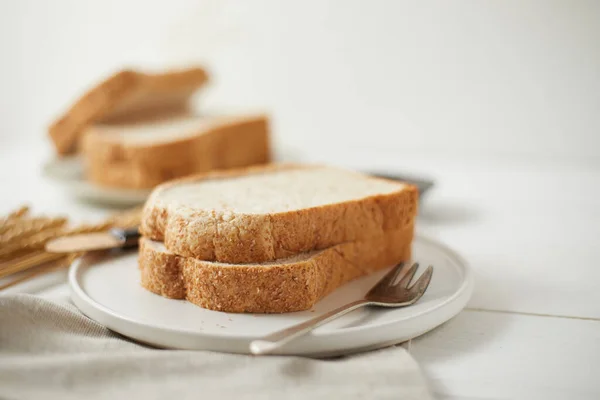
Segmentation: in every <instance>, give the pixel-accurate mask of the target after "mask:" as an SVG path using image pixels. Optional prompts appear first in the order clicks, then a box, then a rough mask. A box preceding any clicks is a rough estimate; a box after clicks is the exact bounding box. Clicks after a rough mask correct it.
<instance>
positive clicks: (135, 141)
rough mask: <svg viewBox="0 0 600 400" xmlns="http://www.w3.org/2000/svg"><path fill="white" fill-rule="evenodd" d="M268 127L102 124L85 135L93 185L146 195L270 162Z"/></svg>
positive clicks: (230, 120)
mask: <svg viewBox="0 0 600 400" xmlns="http://www.w3.org/2000/svg"><path fill="white" fill-rule="evenodd" d="M269 136H270V134H269V123H268V118H267V117H266V116H264V115H249V116H238V117H226V116H222V117H197V116H178V117H171V118H166V119H160V120H149V121H146V120H145V121H135V122H130V123H121V124H115V123H111V124H98V125H93V126H91V127H90V128H88V129H87V130H86V131H85V132H84V135H83V141H82V154H83V161H84V165H85V170H86V177H87V179H88V180H89V181H91V182H94V183H96V184H99V185H102V186H110V187H121V188H132V189H144V188H152V187H154V186H156V185H158V184H160V183H163V182H165V181H167V180H170V179H173V178H179V177H182V176H186V175H192V174H195V173H199V172H205V171H210V170H213V169H226V168H235V167H243V166H248V165H254V164H263V163H267V162H269V161H270V143H269Z"/></svg>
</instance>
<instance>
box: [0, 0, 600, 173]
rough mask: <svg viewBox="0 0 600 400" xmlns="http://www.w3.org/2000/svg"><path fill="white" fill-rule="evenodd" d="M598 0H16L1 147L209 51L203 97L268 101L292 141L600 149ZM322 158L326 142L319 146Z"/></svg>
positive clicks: (9, 12)
mask: <svg viewBox="0 0 600 400" xmlns="http://www.w3.org/2000/svg"><path fill="white" fill-rule="evenodd" d="M599 21H600V2H597V1H581V0H579V1H567V0H564V1H556V0H554V1H541V0H540V1H533V0H528V1H516V0H515V1H418V2H417V1H415V2H409V1H392V0H390V1H369V2H366V1H356V0H353V1H316V0H313V1H298V2H291V1H288V2H281V1H274V0H273V1H264V0H261V1H191V0H190V1H182V0H170V1H167V2H156V1H141V0H135V1H116V0H114V1H76V0H72V1H67V0H55V1H33V0H27V1H19V2H17V1H2V2H0V54H1V56H0V57H1V63H0V110H1V111H0V145H3V144H5V143H7V142H9V141H12V140H14V139H15V138H20V139H27V140H33V141H43V142H44V143H46V146H48V154H49V155H51V149H50V146H49V142H48V140H47V138H46V134H45V129H46V127H47V125H48V124H49V123H50V122H51V120H52V119H53V118H54V117H56V116H57V115H58V114H59V113H60V112H61V111H62V110H64V108H65V107H66V106H68V105H69V104H70V102H72V101H73V100H74V99H75V98H76V96H78V95H80V94H81V92H82V90H84V89H85V88H87V87H88V86H90V85H92V84H93V83H94V82H96V81H98V80H100V79H102V78H103V77H104V76H106V75H108V74H110V73H112V72H113V71H114V70H116V69H118V68H121V67H123V66H133V67H136V66H139V67H143V68H159V69H162V68H167V67H169V66H179V65H186V64H188V63H201V64H202V65H204V66H206V67H207V68H208V69H210V71H211V73H212V76H213V82H212V84H211V86H210V88H208V89H207V90H205V91H204V92H202V93H201V94H200V95H199V96H198V99H197V100H198V102H199V103H198V104H199V106H200V107H211V108H218V109H221V110H227V111H228V110H232V109H263V110H266V111H268V112H269V113H270V114H271V115H272V117H273V131H274V134H275V135H276V139H277V144H278V146H282V145H283V146H289V147H293V148H298V149H300V150H301V151H303V152H310V153H311V154H320V155H321V157H331V159H332V161H335V159H336V157H337V155H338V154H343V153H344V152H346V151H359V150H363V149H369V150H372V151H373V150H374V151H382V152H387V153H396V154H398V155H400V156H402V155H405V154H415V153H424V152H425V153H431V154H438V153H439V154H444V153H449V154H452V155H459V156H460V155H465V156H473V155H476V156H479V155H483V156H484V157H491V156H494V157H502V158H504V157H511V158H515V157H517V158H532V157H536V158H537V157H539V158H558V159H564V158H573V159H585V160H595V161H598V160H599V159H600V155H599V149H600V113H599V111H600V23H599ZM317 157H320V156H317Z"/></svg>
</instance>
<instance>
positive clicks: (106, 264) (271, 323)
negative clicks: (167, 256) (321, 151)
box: [69, 237, 473, 356]
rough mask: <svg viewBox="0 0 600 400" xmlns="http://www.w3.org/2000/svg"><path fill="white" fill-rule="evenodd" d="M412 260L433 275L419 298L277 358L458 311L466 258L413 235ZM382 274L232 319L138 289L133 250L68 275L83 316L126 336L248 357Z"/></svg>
mask: <svg viewBox="0 0 600 400" xmlns="http://www.w3.org/2000/svg"><path fill="white" fill-rule="evenodd" d="M413 258H414V259H415V260H418V261H419V262H420V263H421V267H420V271H419V272H417V275H419V274H420V273H421V271H423V270H424V268H425V267H426V266H427V265H429V264H431V265H434V268H435V269H434V274H433V277H432V280H431V284H430V286H429V288H428V290H427V292H426V293H425V295H424V296H423V297H422V298H421V299H420V300H419V301H418V302H417V303H416V304H414V305H412V306H410V307H406V308H398V309H383V308H370V307H369V308H362V309H359V310H356V311H353V312H351V313H349V314H347V315H345V316H343V317H341V318H339V319H338V320H335V321H333V322H331V323H329V324H326V325H324V326H321V327H319V328H317V329H316V330H314V331H313V332H312V333H310V334H308V335H306V336H304V337H302V338H299V339H297V340H296V341H293V342H291V343H289V344H288V345H286V346H285V347H283V348H282V349H281V354H295V355H312V356H325V355H340V354H348V353H354V352H358V351H364V350H368V349H375V348H379V347H384V346H388V345H391V344H395V343H401V342H404V341H406V340H409V339H411V338H414V337H416V336H419V335H422V334H423V333H425V332H428V331H430V330H432V329H434V328H435V327H437V326H439V325H440V324H442V323H444V322H446V321H447V320H449V319H450V318H452V317H453V316H455V315H456V314H458V313H459V312H460V311H461V310H462V309H463V308H464V307H465V305H466V304H467V302H468V300H469V298H470V297H471V293H472V290H473V277H472V274H471V271H470V269H469V267H468V266H467V264H466V263H465V262H464V260H463V259H462V258H461V257H460V256H458V255H457V254H456V253H454V252H453V251H452V250H450V249H448V248H447V247H445V246H444V245H442V244H440V243H437V242H435V241H432V240H430V239H425V238H422V237H417V238H416V239H415V241H414V244H413ZM385 272H386V271H380V272H378V273H376V274H373V275H371V276H368V277H365V278H362V279H358V280H355V281H353V282H350V283H348V284H346V285H345V286H343V287H341V288H339V289H338V290H336V291H335V292H334V293H332V294H330V295H329V296H327V297H326V298H325V299H323V300H322V301H320V302H319V303H318V304H317V305H316V306H315V307H314V309H313V310H310V311H303V312H295V313H286V314H234V313H225V312H218V311H211V310H206V309H203V308H200V307H198V306H196V305H193V304H191V303H189V302H187V301H185V300H172V299H167V298H163V297H161V296H159V295H156V294H153V293H151V292H149V291H147V290H145V289H144V288H142V287H141V286H140V276H139V271H138V268H137V252H136V251H133V252H128V253H116V254H115V253H114V252H113V253H111V254H106V253H105V254H96V255H92V254H88V255H87V256H85V257H83V258H82V259H80V260H78V261H76V262H75V263H74V264H73V265H72V267H71V269H70V271H69V284H70V287H71V297H72V299H73V302H74V303H75V305H77V307H79V309H80V310H81V311H82V312H83V313H84V314H85V315H87V316H88V317H90V318H92V319H94V320H96V321H97V322H99V323H101V324H102V325H104V326H106V327H108V328H109V329H111V330H113V331H115V332H118V333H120V334H122V335H124V336H127V337H130V338H132V339H134V340H138V341H140V342H143V343H148V344H151V345H154V346H157V347H164V348H177V349H190V350H213V351H222V352H233V353H249V344H250V342H251V341H252V340H254V339H257V338H260V337H262V336H264V335H266V334H269V333H271V332H274V331H276V330H279V329H282V328H284V327H288V326H290V325H292V324H295V323H298V322H301V321H305V320H307V319H309V318H312V317H314V316H315V315H318V314H321V313H324V312H327V311H329V310H332V309H333V308H336V307H339V306H341V305H343V304H345V303H347V302H350V301H353V300H356V299H358V298H360V297H362V296H363V295H364V294H365V293H366V292H367V291H368V290H369V289H370V288H371V287H372V286H373V285H374V284H375V283H376V282H377V281H378V280H379V279H380V278H381V277H382V276H383V275H384V274H385Z"/></svg>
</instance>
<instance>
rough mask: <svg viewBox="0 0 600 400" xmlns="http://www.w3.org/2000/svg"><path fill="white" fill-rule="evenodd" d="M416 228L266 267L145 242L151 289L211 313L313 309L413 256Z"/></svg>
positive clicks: (145, 280)
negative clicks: (202, 256) (346, 286)
mask: <svg viewBox="0 0 600 400" xmlns="http://www.w3.org/2000/svg"><path fill="white" fill-rule="evenodd" d="M412 238H413V229H412V225H411V226H407V227H405V229H403V230H395V231H391V232H388V233H386V234H385V235H380V236H378V237H377V238H371V239H368V240H364V241H358V242H351V243H345V244H340V245H337V246H333V247H331V248H328V249H324V250H316V251H312V252H307V253H302V254H298V255H295V256H292V257H289V258H286V259H282V260H275V261H271V262H267V263H261V264H226V263H219V262H211V261H202V260H198V259H195V258H191V257H181V256H177V255H175V254H173V253H171V252H170V251H168V250H167V249H166V247H165V246H164V245H163V244H162V243H161V242H156V241H152V240H150V239H147V238H142V239H141V240H140V256H139V267H140V270H141V283H142V286H143V287H145V288H146V289H148V290H150V291H152V292H154V293H157V294H159V295H161V296H164V297H169V298H173V299H187V300H189V301H190V302H192V303H194V304H196V305H199V306H201V307H204V308H208V309H211V310H218V311H225V312H233V313H244V312H247V313H283V312H291V311H302V310H307V309H310V308H311V307H312V306H313V305H315V303H317V302H318V301H319V300H320V299H322V298H323V297H325V296H326V295H327V294H329V293H331V292H332V291H334V290H335V289H336V288H338V287H340V286H341V285H343V284H344V283H346V282H349V281H351V280H353V279H355V278H359V277H361V276H365V275H368V274H370V273H372V272H375V271H377V270H380V269H383V268H386V267H391V266H393V265H395V264H397V263H399V262H401V261H406V260H409V259H410V257H411V242H412Z"/></svg>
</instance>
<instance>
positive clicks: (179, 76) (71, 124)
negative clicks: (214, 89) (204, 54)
mask: <svg viewBox="0 0 600 400" xmlns="http://www.w3.org/2000/svg"><path fill="white" fill-rule="evenodd" d="M207 80H208V74H207V73H206V71H205V70H204V69H202V68H188V69H182V70H173V71H169V72H164V73H144V72H140V71H135V70H123V71H119V72H117V73H115V74H113V75H111V76H110V77H108V78H106V79H105V80H103V81H102V82H100V83H98V84H97V85H95V86H94V87H92V88H90V89H88V90H87V91H86V92H85V93H84V94H83V96H81V97H80V98H79V99H78V100H77V101H76V102H75V103H74V104H73V105H72V106H71V107H70V108H69V109H68V110H67V111H66V112H65V113H64V114H63V115H61V116H60V117H59V118H58V119H57V120H56V121H55V122H53V123H52V124H51V126H50V127H49V130H48V134H49V135H50V138H51V139H52V141H53V143H54V146H55V148H56V151H57V152H58V153H59V154H61V155H64V154H69V153H73V152H75V151H76V150H77V149H78V144H79V139H80V135H81V132H82V131H83V130H84V129H85V128H86V127H88V126H89V125H90V124H92V123H94V122H99V121H113V122H114V121H119V120H121V119H127V118H130V117H132V118H134V117H135V116H139V115H140V114H146V115H147V114H149V113H154V112H158V111H160V112H164V111H169V112H173V110H180V111H183V109H186V108H187V101H188V98H189V97H190V96H191V95H192V94H193V93H194V92H195V91H196V90H197V89H198V88H199V87H201V86H202V85H204V84H205V83H206V82H207Z"/></svg>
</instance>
